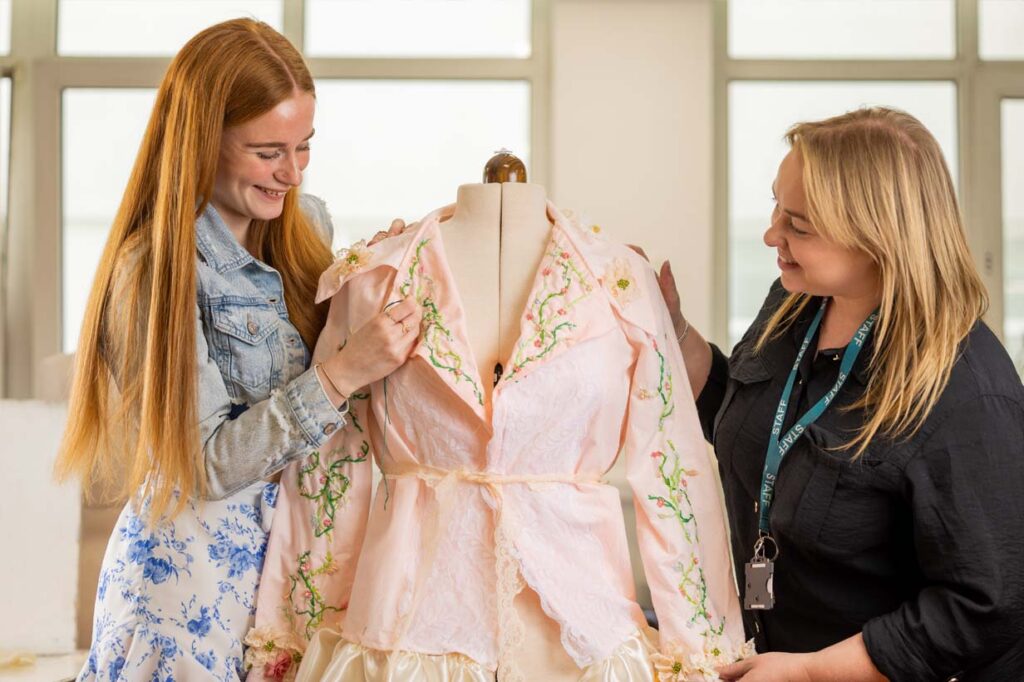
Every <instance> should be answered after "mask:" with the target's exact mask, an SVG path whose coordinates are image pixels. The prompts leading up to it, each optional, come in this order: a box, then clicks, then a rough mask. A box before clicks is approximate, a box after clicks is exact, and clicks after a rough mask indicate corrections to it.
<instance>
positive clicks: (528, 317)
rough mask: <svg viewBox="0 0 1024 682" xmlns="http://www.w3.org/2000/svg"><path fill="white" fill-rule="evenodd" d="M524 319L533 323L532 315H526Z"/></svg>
mask: <svg viewBox="0 0 1024 682" xmlns="http://www.w3.org/2000/svg"><path fill="white" fill-rule="evenodd" d="M526 319H527V320H529V321H530V322H533V313H526Z"/></svg>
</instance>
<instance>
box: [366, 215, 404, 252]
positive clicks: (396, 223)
mask: <svg viewBox="0 0 1024 682" xmlns="http://www.w3.org/2000/svg"><path fill="white" fill-rule="evenodd" d="M405 227H406V225H405V221H404V220H402V219H401V218H395V219H394V220H392V221H391V226H390V227H389V228H388V229H387V230H378V231H377V233H376V234H374V235H373V238H372V239H370V241H369V242H368V243H367V246H373V245H374V244H376V243H377V242H379V241H381V240H383V239H387V238H388V237H397V236H398V235H400V234H402V233H403V232H405Z"/></svg>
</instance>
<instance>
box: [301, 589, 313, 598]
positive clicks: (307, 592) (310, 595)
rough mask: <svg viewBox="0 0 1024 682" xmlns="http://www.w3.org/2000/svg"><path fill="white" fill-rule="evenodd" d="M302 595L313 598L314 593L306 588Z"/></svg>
mask: <svg viewBox="0 0 1024 682" xmlns="http://www.w3.org/2000/svg"><path fill="white" fill-rule="evenodd" d="M302 596H303V598H305V599H312V598H313V593H312V592H310V591H309V590H306V591H305V592H303V593H302Z"/></svg>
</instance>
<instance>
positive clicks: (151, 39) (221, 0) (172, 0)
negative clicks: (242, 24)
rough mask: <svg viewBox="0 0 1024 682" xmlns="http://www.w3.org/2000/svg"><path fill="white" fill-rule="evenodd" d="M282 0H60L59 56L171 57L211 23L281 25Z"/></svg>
mask: <svg viewBox="0 0 1024 682" xmlns="http://www.w3.org/2000/svg"><path fill="white" fill-rule="evenodd" d="M281 2H282V0H60V3H59V5H58V14H57V17H58V23H57V51H58V52H59V53H60V54H62V55H78V56H85V57H97V56H101V55H116V56H142V55H172V54H174V53H175V52H177V51H178V48H180V47H181V46H182V45H184V44H185V41H187V40H188V39H189V38H190V37H192V36H193V35H195V34H196V33H197V32H199V31H200V30H202V29H204V28H206V27H207V26H209V25H211V24H216V23H217V22H218V21H224V20H225V19H233V18H235V17H252V18H253V19H260V20H261V21H265V22H267V23H268V24H270V25H271V26H273V27H274V28H276V29H278V30H280V29H281V23H282V22H281V19H282V6H281Z"/></svg>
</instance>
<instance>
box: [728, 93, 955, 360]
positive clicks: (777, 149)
mask: <svg viewBox="0 0 1024 682" xmlns="http://www.w3.org/2000/svg"><path fill="white" fill-rule="evenodd" d="M863 105H886V106H892V107H897V108H899V109H903V110H905V111H907V112H909V113H911V114H913V115H914V116H916V117H918V118H919V119H921V121H922V122H923V123H924V124H925V125H926V126H927V127H928V129H929V130H931V131H932V133H933V134H934V135H935V137H936V138H937V139H938V141H939V144H941V145H942V151H943V152H944V153H945V155H946V162H947V163H948V164H949V166H950V169H951V170H952V172H953V176H954V178H955V177H956V173H957V160H958V159H957V157H958V154H957V146H956V142H957V115H956V88H955V86H954V85H953V83H950V82H948V81H936V82H927V81H925V82H922V81H907V82H902V83H894V82H881V83H880V82H864V81H858V82H842V81H838V82H837V81H733V82H732V83H730V85H729V272H730V276H731V282H730V284H731V286H730V299H729V308H730V311H731V314H730V317H729V339H730V342H731V343H735V342H736V341H738V340H739V338H740V337H741V336H742V335H743V332H744V331H746V329H747V327H749V326H750V323H751V322H753V321H754V316H755V315H756V314H757V311H758V310H759V309H760V307H761V304H762V303H763V302H764V297H765V294H767V292H768V287H769V286H770V285H771V283H772V282H773V281H774V280H775V278H777V277H778V276H779V273H778V268H777V267H776V264H775V252H774V250H772V249H769V248H767V247H766V246H765V245H764V242H763V241H762V235H763V234H764V231H765V230H766V229H767V228H768V218H769V215H770V214H771V211H772V201H771V196H772V195H771V186H772V182H774V180H775V172H776V170H777V168H778V165H779V162H780V161H781V160H782V157H784V156H785V155H786V152H787V151H788V147H787V145H786V143H785V141H784V140H783V135H784V134H785V132H786V129H787V128H789V127H790V126H791V125H793V124H794V123H796V122H799V121H805V120H815V119H820V118H825V117H827V116H831V115H834V114H836V113H841V112H843V111H848V110H851V109H856V108H857V107H859V106H863ZM755 111H756V112H757V115H756V116H751V112H755Z"/></svg>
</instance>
